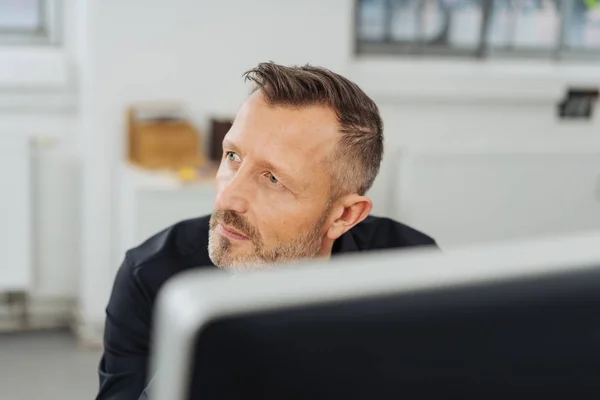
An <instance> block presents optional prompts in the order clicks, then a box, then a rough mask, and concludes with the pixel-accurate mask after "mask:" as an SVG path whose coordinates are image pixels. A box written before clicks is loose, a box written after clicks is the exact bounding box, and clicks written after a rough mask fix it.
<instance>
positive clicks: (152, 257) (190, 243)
mask: <svg viewBox="0 0 600 400" xmlns="http://www.w3.org/2000/svg"><path fill="white" fill-rule="evenodd" d="M209 221H210V216H203V217H199V218H193V219H188V220H184V221H181V222H178V223H176V224H174V225H172V226H170V227H168V228H166V229H164V230H162V231H161V232H158V233H157V234H155V235H153V236H151V237H150V238H148V239H147V240H145V241H144V242H143V243H141V244H140V245H138V246H136V247H134V248H132V249H130V250H129V251H127V254H126V255H125V262H124V263H123V267H124V268H126V269H129V270H130V272H134V275H138V276H139V277H144V278H146V279H144V280H147V279H148V278H149V279H150V280H152V281H155V282H156V281H158V282H156V283H162V281H165V280H167V279H168V278H170V277H171V276H173V275H175V274H176V273H178V272H181V271H183V270H186V269H189V268H192V267H205V266H212V262H211V261H210V258H209V256H208V231H209Z"/></svg>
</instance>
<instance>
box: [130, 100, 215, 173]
mask: <svg viewBox="0 0 600 400" xmlns="http://www.w3.org/2000/svg"><path fill="white" fill-rule="evenodd" d="M200 139H201V136H200V133H199V132H198V131H197V130H196V129H195V128H194V127H193V126H192V125H191V124H190V122H189V121H187V120H185V119H182V118H138V110H137V109H136V108H131V109H130V110H129V146H128V147H129V152H128V153H129V160H130V161H131V162H133V163H135V164H137V165H139V166H142V167H144V168H148V169H165V168H169V169H175V168H182V167H201V166H204V165H205V164H206V157H205V156H204V154H203V151H202V147H203V146H202V143H201V140H200Z"/></svg>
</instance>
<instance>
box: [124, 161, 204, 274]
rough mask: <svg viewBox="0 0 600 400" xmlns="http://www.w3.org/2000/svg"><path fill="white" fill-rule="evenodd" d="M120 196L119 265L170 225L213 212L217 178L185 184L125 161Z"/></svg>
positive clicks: (168, 175) (163, 173)
mask: <svg viewBox="0 0 600 400" xmlns="http://www.w3.org/2000/svg"><path fill="white" fill-rule="evenodd" d="M119 195H120V202H119V212H118V221H117V222H118V223H117V224H116V225H117V227H118V230H117V232H116V233H117V240H118V243H119V244H118V246H117V254H115V258H116V261H115V263H114V265H116V266H118V265H120V263H121V262H122V260H123V256H124V254H125V251H127V250H128V249H130V248H132V247H135V246H137V245H138V244H140V243H142V242H143V241H144V240H146V239H148V238H149V237H151V236H152V235H154V234H156V233H158V232H160V231H161V230H163V229H165V228H167V227H168V226H170V225H172V224H174V223H176V222H179V221H181V220H184V219H188V218H195V217H199V216H203V215H207V214H210V213H211V212H212V210H213V204H214V199H215V190H214V180H212V179H210V180H206V181H201V182H195V183H189V184H186V183H183V182H180V181H179V180H178V179H177V178H176V177H175V176H173V174H170V173H167V172H151V171H146V170H143V169H140V168H137V167H135V166H131V165H129V164H124V165H122V166H121V168H120V171H119Z"/></svg>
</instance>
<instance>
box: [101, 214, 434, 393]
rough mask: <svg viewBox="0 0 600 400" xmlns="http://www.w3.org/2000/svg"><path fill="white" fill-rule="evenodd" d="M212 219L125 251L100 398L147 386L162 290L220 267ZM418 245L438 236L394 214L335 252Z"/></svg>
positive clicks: (109, 312)
mask: <svg viewBox="0 0 600 400" xmlns="http://www.w3.org/2000/svg"><path fill="white" fill-rule="evenodd" d="M209 220H210V217H209V216H205V217H201V218H195V219H190V220H187V221H183V222H180V223H178V224H175V225H173V226H172V227H170V228H168V229H166V230H164V231H162V232H160V233H158V234H157V235H155V236H153V237H151V238H150V239H148V240H147V241H145V242H144V243H142V244H141V245H139V246H138V247H136V248H134V249H132V250H129V251H128V252H127V254H126V255H125V260H124V261H123V264H122V265H121V267H120V269H119V271H118V272H117V276H116V278H115V283H114V286H113V290H112V294H111V297H110V300H109V303H108V306H107V308H106V326H105V331H104V353H103V355H102V359H101V361H100V365H99V369H98V373H99V377H100V391H99V393H98V396H97V397H96V399H97V400H109V399H110V400H136V399H138V398H139V396H140V395H141V394H142V392H143V391H144V388H145V386H146V384H147V373H148V367H149V365H148V362H149V350H150V336H151V327H152V316H153V308H154V301H155V299H156V295H157V293H158V291H159V289H160V288H161V286H162V285H163V284H164V283H165V282H166V281H167V280H168V279H170V278H171V277H173V276H174V275H176V274H178V273H180V272H182V271H185V270H188V269H190V268H215V266H214V264H213V263H212V262H211V260H210V258H209V256H208V231H209V226H208V223H209ZM412 246H435V242H434V240H433V239H431V238H430V237H429V236H427V235H424V234H423V233H420V232H418V231H416V230H414V229H412V228H409V227H408V226H406V225H403V224H400V223H398V222H396V221H393V220H391V219H388V218H377V217H372V216H369V217H367V218H366V219H365V220H364V221H363V222H361V223H360V224H358V225H356V226H355V227H354V228H352V229H351V230H349V231H348V232H346V233H345V234H343V235H342V236H341V237H340V238H339V239H337V240H336V241H335V243H334V245H333V250H332V254H333V255H335V254H341V253H351V252H361V251H369V250H377V249H391V248H402V247H412Z"/></svg>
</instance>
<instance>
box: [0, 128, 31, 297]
mask: <svg viewBox="0 0 600 400" xmlns="http://www.w3.org/2000/svg"><path fill="white" fill-rule="evenodd" d="M31 187H32V185H31V147H30V139H29V138H28V137H12V136H8V135H2V136H0V293H1V292H5V291H29V289H30V288H31V283H32V278H33V274H32V261H33V260H32V255H31V254H32V251H31V249H32V212H31V211H32V207H31V198H32V193H31Z"/></svg>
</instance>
